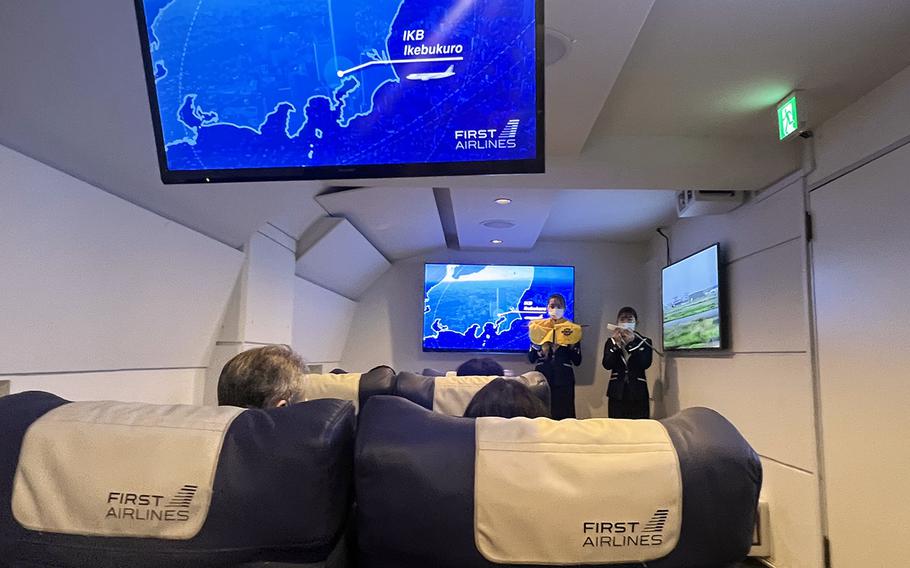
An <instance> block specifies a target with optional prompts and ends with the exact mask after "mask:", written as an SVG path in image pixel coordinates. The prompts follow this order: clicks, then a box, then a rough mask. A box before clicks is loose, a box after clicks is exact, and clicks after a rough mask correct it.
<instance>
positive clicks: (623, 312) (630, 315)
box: [616, 306, 638, 330]
mask: <svg viewBox="0 0 910 568" xmlns="http://www.w3.org/2000/svg"><path fill="white" fill-rule="evenodd" d="M616 323H617V324H619V325H623V324H632V328H631V329H633V330H634V329H635V324H637V323H638V312H636V311H635V308H632V307H630V306H625V307H623V308H621V309H620V310H619V313H618V314H616Z"/></svg>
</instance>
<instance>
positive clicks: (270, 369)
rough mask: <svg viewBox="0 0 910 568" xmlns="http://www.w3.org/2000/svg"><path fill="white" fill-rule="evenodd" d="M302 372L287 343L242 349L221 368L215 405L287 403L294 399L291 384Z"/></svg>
mask: <svg viewBox="0 0 910 568" xmlns="http://www.w3.org/2000/svg"><path fill="white" fill-rule="evenodd" d="M303 373H304V364H303V359H302V358H301V357H300V355H298V354H296V353H294V350H293V349H291V348H290V347H288V346H287V345H268V346H266V347H259V348H256V349H250V350H249V351H244V352H243V353H240V354H239V355H236V356H235V357H234V358H233V359H231V360H230V361H228V362H227V364H226V365H225V366H224V368H223V369H222V370H221V377H219V379H218V404H220V405H227V406H240V407H243V408H274V407H277V406H286V405H288V404H290V403H291V402H293V399H294V386H295V384H296V382H297V379H298V377H299V376H300V375H301V374H303Z"/></svg>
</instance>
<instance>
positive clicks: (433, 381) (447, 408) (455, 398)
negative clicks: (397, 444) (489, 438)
mask: <svg viewBox="0 0 910 568" xmlns="http://www.w3.org/2000/svg"><path fill="white" fill-rule="evenodd" d="M496 378H499V377H498V376H496V375H489V376H487V375H484V376H461V377H459V376H456V375H444V376H432V375H430V376H428V375H418V374H416V373H409V372H400V373H398V376H397V377H396V379H395V392H394V394H396V395H397V396H400V397H402V398H406V399H408V400H410V401H411V402H414V403H416V404H419V405H420V406H422V407H424V408H426V409H429V410H433V411H434V412H439V413H442V414H447V415H449V416H462V415H464V411H465V409H466V408H467V406H468V404H469V403H470V402H471V399H472V398H473V397H474V395H475V394H477V391H479V390H480V389H482V388H483V387H484V386H486V385H487V384H488V383H490V382H491V381H492V380H493V379H496ZM503 378H505V379H507V380H510V381H520V382H522V383H524V384H525V385H526V386H527V387H528V388H529V389H531V392H532V393H534V395H535V396H537V397H538V398H539V399H540V400H542V401H543V403H544V404H545V405H546V407H547V408H548V409H549V408H550V384H549V383H548V382H547V379H546V377H544V375H543V373H539V372H537V371H530V372H528V373H525V374H523V375H519V376H517V377H503Z"/></svg>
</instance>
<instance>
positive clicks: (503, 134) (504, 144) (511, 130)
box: [455, 118, 521, 150]
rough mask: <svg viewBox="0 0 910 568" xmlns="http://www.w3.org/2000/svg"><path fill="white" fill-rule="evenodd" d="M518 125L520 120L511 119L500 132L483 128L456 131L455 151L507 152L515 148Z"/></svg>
mask: <svg viewBox="0 0 910 568" xmlns="http://www.w3.org/2000/svg"><path fill="white" fill-rule="evenodd" d="M520 123H521V119H518V118H513V119H512V120H510V121H509V122H507V123H506V126H505V128H503V129H502V130H496V129H495V128H485V129H483V130H456V131H455V149H456V150H489V149H491V148H494V149H500V150H509V149H513V148H516V147H517V146H518V142H517V141H516V140H515V138H516V136H517V135H518V125H519V124H520Z"/></svg>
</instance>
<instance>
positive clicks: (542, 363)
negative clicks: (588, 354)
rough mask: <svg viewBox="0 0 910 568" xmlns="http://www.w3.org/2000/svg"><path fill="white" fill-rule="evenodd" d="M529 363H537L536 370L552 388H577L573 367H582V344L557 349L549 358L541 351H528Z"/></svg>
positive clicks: (532, 349)
mask: <svg viewBox="0 0 910 568" xmlns="http://www.w3.org/2000/svg"><path fill="white" fill-rule="evenodd" d="M528 361H530V362H531V363H536V364H537V366H536V367H535V369H536V370H537V371H539V372H541V373H543V376H545V377H546V378H547V382H548V383H550V386H551V387H566V386H575V370H574V369H573V368H572V366H573V365H575V366H577V365H581V344H580V343H576V344H575V345H562V346H559V347H557V348H556V351H553V352H552V353H551V354H550V356H549V357H548V358H544V357H543V355H542V354H541V352H540V350H539V349H535V348H534V347H532V348H531V350H530V351H528Z"/></svg>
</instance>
